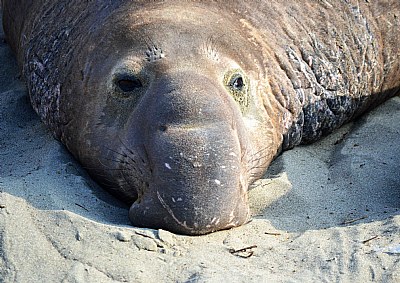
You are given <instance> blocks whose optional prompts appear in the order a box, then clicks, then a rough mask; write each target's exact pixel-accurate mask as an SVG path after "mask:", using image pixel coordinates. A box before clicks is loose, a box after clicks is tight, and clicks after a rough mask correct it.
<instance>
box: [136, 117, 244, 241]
mask: <svg viewBox="0 0 400 283" xmlns="http://www.w3.org/2000/svg"><path fill="white" fill-rule="evenodd" d="M229 127H230V125H227V124H224V123H221V124H216V125H213V126H207V125H205V126H203V127H200V126H198V127H186V125H185V127H183V128H182V127H167V129H166V130H165V131H158V132H157V133H156V134H155V136H154V138H153V144H150V145H149V148H147V152H148V155H149V159H150V160H149V161H150V163H151V164H152V165H153V167H152V171H153V178H152V181H151V183H150V186H149V188H148V189H147V191H146V192H145V194H144V195H143V197H142V198H141V199H140V200H138V201H137V202H135V203H134V204H133V205H132V206H131V209H130V212H129V217H130V219H131V221H132V223H133V224H134V225H135V226H142V227H151V228H163V229H167V230H170V231H173V232H176V233H181V234H191V235H197V234H206V233H210V232H213V231H217V230H222V229H228V228H231V227H235V226H240V225H242V224H244V223H246V222H247V220H248V217H249V209H248V205H247V194H246V189H247V184H245V182H243V180H244V178H243V172H242V171H243V169H242V165H241V157H240V154H239V153H238V152H240V148H239V147H240V145H239V142H238V138H237V137H236V136H235V135H229V134H226V132H228V133H229V131H228V128H229ZM224 132H225V133H224Z"/></svg>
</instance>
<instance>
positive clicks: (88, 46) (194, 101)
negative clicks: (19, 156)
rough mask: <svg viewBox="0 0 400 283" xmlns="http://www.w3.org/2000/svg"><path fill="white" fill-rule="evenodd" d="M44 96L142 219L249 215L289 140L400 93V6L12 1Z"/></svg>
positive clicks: (163, 223) (30, 71)
mask: <svg viewBox="0 0 400 283" xmlns="http://www.w3.org/2000/svg"><path fill="white" fill-rule="evenodd" d="M2 9H3V25H4V30H5V33H6V36H7V42H8V43H9V45H10V46H11V48H12V49H13V50H14V52H15V54H16V57H17V59H18V63H19V65H20V68H21V73H22V74H23V77H24V79H25V80H26V83H27V86H28V90H29V95H30V99H31V102H32V106H33V108H34V109H35V111H36V112H37V113H38V115H39V116H40V117H41V119H42V120H43V122H44V123H45V124H46V125H47V126H48V127H49V128H50V129H51V131H52V133H53V134H54V136H55V137H56V138H57V139H59V140H60V141H61V142H62V143H63V144H65V146H66V147H67V148H68V150H69V151H70V152H71V153H72V154H73V155H74V156H75V158H76V159H77V160H79V161H80V162H81V164H82V165H83V166H84V168H86V169H87V170H88V172H89V173H90V175H91V176H92V177H93V178H94V179H95V180H96V181H97V182H98V183H99V184H101V185H102V186H104V187H105V188H107V189H108V190H109V191H111V192H112V193H114V194H115V195H117V196H119V197H120V198H122V199H124V200H125V201H127V202H129V203H130V204H132V206H131V208H130V211H129V217H130V219H131V221H132V223H133V225H135V226H142V227H151V228H162V229H167V230H170V231H173V232H176V233H182V234H190V235H199V234H206V233H210V232H214V231H217V230H222V229H228V228H231V227H235V226H240V225H242V224H244V223H246V222H247V221H249V218H250V212H249V206H248V198H247V190H248V187H249V185H250V184H251V183H252V182H254V181H255V180H256V179H258V178H260V177H261V176H262V175H263V174H264V172H265V171H266V169H267V168H268V165H269V164H270V162H271V161H272V160H273V158H274V157H275V156H276V155H277V154H279V153H280V152H281V151H282V150H285V149H290V148H292V147H294V146H296V145H298V144H300V143H310V142H313V141H315V140H317V139H319V138H320V137H321V136H323V135H326V134H328V133H330V132H331V131H333V130H334V129H336V128H338V127H340V126H341V125H342V124H344V123H346V122H348V121H349V120H351V119H354V118H356V117H357V116H359V115H361V114H362V113H364V112H365V111H367V110H369V109H371V108H372V107H375V106H377V105H379V104H380V103H382V102H383V101H385V100H387V99H388V98H390V97H392V96H394V95H396V94H398V93H399V88H400V60H399V57H400V49H399V46H400V35H399V30H400V2H399V1H398V0H391V1H389V0H387V1H350V0H336V1H333V0H332V1H328V0H326V1H301V3H300V1H294V0H293V1H285V2H282V1H251V3H250V2H244V1H131V0H130V1H122V0H117V1H100V0H97V1H77V0H70V1H63V0H60V1H49V0H38V1H21V0H9V1H4V0H3V1H2Z"/></svg>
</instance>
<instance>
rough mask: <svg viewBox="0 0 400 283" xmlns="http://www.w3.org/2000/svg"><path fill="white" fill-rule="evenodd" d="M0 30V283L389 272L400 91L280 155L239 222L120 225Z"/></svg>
mask: <svg viewBox="0 0 400 283" xmlns="http://www.w3.org/2000/svg"><path fill="white" fill-rule="evenodd" d="M3 38H4V35H3V33H1V34H0V282H230V283H234V282H400V97H395V98H393V99H391V100H389V101H387V102H386V103H385V104H383V105H381V106H380V107H378V108H377V109H375V110H374V111H372V112H370V113H369V114H367V115H365V116H363V117H362V118H360V119H358V120H357V121H356V122H353V123H350V124H347V125H345V126H344V127H342V128H341V129H339V130H338V131H336V132H334V133H333V134H331V135H330V136H328V137H326V138H324V139H322V140H321V141H320V142H317V143H315V144H313V145H309V146H300V147H297V148H295V149H293V150H290V151H287V152H285V153H283V154H282V155H280V156H279V157H278V158H277V159H276V160H275V161H274V162H273V164H272V165H271V167H270V169H269V170H268V172H267V174H266V175H265V176H264V178H263V179H261V180H260V181H257V183H256V184H255V185H254V186H253V187H252V189H251V191H250V193H249V194H250V202H251V207H252V211H253V214H254V217H253V220H252V221H251V222H250V223H248V224H247V225H244V226H242V227H239V228H235V229H232V230H227V231H221V232H217V233H213V234H210V235H206V236H199V237H189V236H180V235H175V234H172V233H170V232H167V231H163V230H151V229H139V228H135V227H132V226H131V225H130V223H129V219H128V206H127V205H125V204H124V203H122V202H120V201H118V200H117V199H115V198H114V197H112V196H111V195H109V194H108V193H107V192H106V191H104V190H103V189H102V188H100V187H99V186H97V185H96V183H94V182H93V181H92V180H91V179H90V178H89V177H88V176H87V174H86V173H85V171H84V170H83V169H82V168H81V167H80V166H79V164H78V163H77V162H76V161H75V160H74V159H73V158H72V157H71V155H70V154H69V153H68V152H67V151H66V150H65V148H64V147H63V146H62V145H61V144H60V143H59V142H57V141H56V140H54V139H53V138H52V137H51V135H50V133H49V132H48V131H47V130H46V128H45V127H44V125H43V124H42V123H41V122H40V121H39V118H38V117H37V116H36V114H35V113H34V112H33V110H32V108H31V107H30V103H29V98H28V96H27V91H26V87H25V85H24V83H23V82H22V81H21V80H20V79H19V77H20V75H19V70H18V68H17V64H16V61H15V58H14V57H13V55H12V53H11V51H10V49H9V47H8V46H7V45H6V43H5V41H4V40H3ZM241 249H243V251H240V250H241ZM238 250H239V251H238Z"/></svg>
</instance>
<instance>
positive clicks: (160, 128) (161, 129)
mask: <svg viewBox="0 0 400 283" xmlns="http://www.w3.org/2000/svg"><path fill="white" fill-rule="evenodd" d="M159 130H160V131H161V132H166V131H167V126H165V125H161V126H160V127H159Z"/></svg>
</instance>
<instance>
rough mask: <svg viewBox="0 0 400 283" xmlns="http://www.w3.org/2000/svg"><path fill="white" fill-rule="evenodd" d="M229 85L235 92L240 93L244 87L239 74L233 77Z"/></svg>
mask: <svg viewBox="0 0 400 283" xmlns="http://www.w3.org/2000/svg"><path fill="white" fill-rule="evenodd" d="M229 85H230V86H231V87H232V89H233V90H235V91H242V90H243V88H244V86H245V85H244V80H243V77H242V76H241V75H240V74H237V75H235V76H233V77H232V79H231V82H230V84H229Z"/></svg>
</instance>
